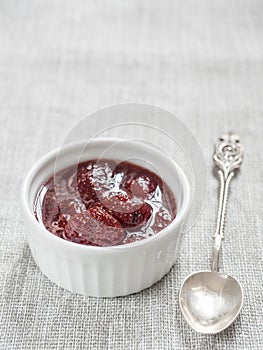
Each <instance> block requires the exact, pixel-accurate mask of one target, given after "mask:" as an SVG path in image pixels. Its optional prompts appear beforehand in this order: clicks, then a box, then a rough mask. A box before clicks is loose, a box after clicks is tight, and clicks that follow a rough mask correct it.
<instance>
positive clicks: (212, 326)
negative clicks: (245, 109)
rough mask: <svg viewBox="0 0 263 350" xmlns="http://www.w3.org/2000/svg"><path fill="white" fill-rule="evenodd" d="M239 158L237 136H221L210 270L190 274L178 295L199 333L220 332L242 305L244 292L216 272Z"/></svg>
mask: <svg viewBox="0 0 263 350" xmlns="http://www.w3.org/2000/svg"><path fill="white" fill-rule="evenodd" d="M242 160H243V147H242V146H241V144H240V143H239V136H238V135H235V134H232V133H229V134H224V135H222V136H221V137H220V140H219V142H217V143H216V146H215V154H214V162H215V164H216V165H217V167H218V168H219V170H218V174H219V177H220V198H219V210H218V218H217V227H216V232H215V235H214V239H215V243H214V251H213V263H212V271H199V272H194V273H193V274H191V275H189V276H188V277H187V278H186V279H185V281H184V283H183V285H182V287H181V290H180V295H179V304H180V308H181V311H182V313H183V315H184V317H185V319H186V321H187V322H188V323H189V325H190V326H191V327H192V328H193V329H194V330H195V331H196V332H199V333H205V334H216V333H219V332H221V331H223V330H224V329H226V328H227V327H228V326H230V325H231V323H232V322H233V321H234V320H235V319H236V317H237V316H238V314H239V312H240V310H241V308H242V304H243V291H242V287H241V285H240V284H239V282H238V281H237V280H236V279H235V278H233V277H231V276H229V275H227V274H225V273H222V272H218V265H219V253H220V249H221V243H222V240H223V239H224V223H225V213H226V204H227V197H228V189H229V183H230V181H231V179H232V178H233V176H234V175H235V171H236V170H237V169H239V167H240V165H241V163H242Z"/></svg>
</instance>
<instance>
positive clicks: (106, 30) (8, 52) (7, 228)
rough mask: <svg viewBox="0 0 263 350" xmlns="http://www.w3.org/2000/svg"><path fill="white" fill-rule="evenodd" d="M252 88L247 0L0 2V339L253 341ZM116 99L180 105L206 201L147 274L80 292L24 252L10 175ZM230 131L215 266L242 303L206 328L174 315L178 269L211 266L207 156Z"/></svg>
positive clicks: (116, 345) (256, 202) (256, 67)
mask: <svg viewBox="0 0 263 350" xmlns="http://www.w3.org/2000/svg"><path fill="white" fill-rule="evenodd" d="M262 96H263V3H262V1H260V0H254V1H251V0H248V1H245V0H241V1H233V0H231V1H228V0H222V1H215V0H201V1H194V0H186V1H173V0H167V1H156V0H153V1H146V0H143V1H141V0H133V1H123V0H115V1H89V0H88V1H87V0H80V1H79V0H75V1H73V0H72V1H71V0H63V1H62V0H56V1H53V0H28V1H19V0H0V120H1V129H0V146H1V168H0V193H1V206H0V235H1V240H0V263H1V264H0V281H1V283H0V321H1V324H0V349H15V350H21V349H23V350H28V349H34V350H35V349H36V350H38V349H45V350H48V349H92V350H95V349H103V350H104V349H115V350H118V349H154V350H161V349H202V350H203V349H232V350H234V349H253V350H254V349H261V348H262V346H263V328H262V324H263V320H262V248H263V247H262V227H263V210H262V207H263V205H262V197H263V187H262V179H263V168H262V163H263V152H262V149H263V142H262V132H263V128H262V118H263V102H262ZM127 101H139V102H146V103H149V104H153V105H158V106H160V107H163V108H165V109H167V110H169V111H171V112H174V113H178V114H179V115H182V119H183V120H184V121H185V122H186V123H187V124H188V125H189V127H190V128H191V130H192V132H193V133H194V134H195V136H196V137H197V139H198V140H199V142H200V145H201V147H202V150H203V152H204V155H205V159H206V161H207V167H208V175H209V176H208V194H207V199H206V205H205V208H204V210H203V212H202V215H201V217H200V218H199V220H198V222H197V223H196V225H195V226H194V227H193V228H192V229H191V230H190V231H189V232H187V233H186V234H185V235H184V237H183V241H182V246H181V250H180V256H179V259H178V261H177V263H176V264H175V266H174V267H173V268H172V270H171V271H170V272H169V273H168V274H167V275H166V276H165V277H164V278H163V279H162V280H161V281H160V282H158V283H157V284H155V285H154V286H152V287H151V288H149V289H147V290H144V291H142V292H140V293H137V294H134V295H130V296H126V297H119V298H110V299H107V298H102V299H97V298H91V297H83V296H80V295H75V294H73V293H70V292H67V291H65V290H63V289H61V288H59V287H57V286H56V285H54V284H53V283H52V282H50V281H49V280H48V279H47V278H46V277H44V276H43V274H42V273H41V272H40V271H39V269H38V268H37V266H36V264H35V262H34V261H33V258H32V256H31V253H30V251H29V247H28V244H27V242H26V239H25V228H24V225H23V221H22V218H21V209H20V204H19V191H20V185H21V181H22V178H23V176H24V175H25V174H26V171H27V170H29V168H30V167H31V166H32V165H33V164H34V162H35V161H36V160H37V159H38V158H39V157H40V156H41V155H43V154H44V153H45V152H47V151H49V150H51V149H52V148H54V147H56V146H59V145H60V144H61V142H62V141H63V139H64V137H65V135H66V134H67V132H68V131H69V130H70V129H71V127H72V126H73V125H74V124H75V123H77V122H78V121H79V120H80V119H81V118H82V117H84V116H86V115H88V114H89V113H90V112H92V111H94V110H96V109H97V108H100V107H103V106H105V105H109V104H114V103H119V102H127ZM94 122H95V123H96V122H99V121H97V120H94ZM230 129H232V130H235V131H236V132H238V133H239V134H240V135H241V138H242V143H243V144H244V146H245V160H244V164H243V165H242V171H241V174H240V176H239V178H238V179H237V180H236V181H233V184H232V191H231V194H230V201H229V207H228V213H227V222H226V240H225V242H224V245H223V252H222V261H221V266H224V270H225V271H227V272H228V273H229V274H231V275H233V276H235V277H236V278H237V279H238V280H239V281H240V282H241V284H242V285H243V287H244V293H245V300H244V307H243V309H242V312H241V315H240V317H239V318H238V319H237V320H236V321H235V323H234V324H233V325H232V326H231V327H230V328H229V329H227V330H225V331H224V332H223V333H221V334H218V335H214V336H209V335H201V334H197V333H195V332H194V331H192V330H191V329H190V328H189V327H188V325H187V324H186V323H185V321H184V320H183V318H182V315H181V313H180V310H179V305H178V293H179V287H180V285H181V283H182V281H183V279H184V278H185V277H186V275H187V274H188V273H190V272H192V271H195V270H198V269H209V267H210V262H211V256H210V254H211V249H212V244H213V240H212V235H213V232H214V228H215V220H216V211H217V201H218V199H217V189H218V181H217V179H216V178H215V177H213V176H212V160H211V155H212V152H213V144H214V141H215V140H216V139H217V138H218V136H219V134H220V133H221V132H222V131H225V130H230Z"/></svg>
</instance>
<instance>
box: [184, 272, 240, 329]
mask: <svg viewBox="0 0 263 350" xmlns="http://www.w3.org/2000/svg"><path fill="white" fill-rule="evenodd" d="M179 304H180V308H181V310H182V313H183V315H184V317H185V319H186V321H187V322H188V323H189V325H190V326H191V327H192V328H193V329H194V330H195V331H196V332H199V333H205V334H216V333H219V332H221V331H223V330H224V329H226V328H227V327H228V326H230V325H231V323H232V322H233V321H234V320H235V319H236V317H237V316H238V314H239V312H240V310H241V308H242V304H243V291H242V287H241V285H240V284H239V282H238V281H237V280H236V279H235V278H233V277H231V276H229V275H226V274H225V273H220V272H216V271H200V272H194V273H193V274H191V275H189V276H188V277H187V278H186V279H185V281H184V283H183V285H182V288H181V291H180V295H179Z"/></svg>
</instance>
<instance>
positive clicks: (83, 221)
mask: <svg viewBox="0 0 263 350" xmlns="http://www.w3.org/2000/svg"><path fill="white" fill-rule="evenodd" d="M34 211H35V216H36V218H37V220H38V221H40V222H41V223H42V224H43V225H44V226H45V227H46V229H47V230H48V231H50V232H51V233H53V234H54V235H56V236H58V237H60V238H63V239H65V240H68V241H71V242H75V243H79V244H85V245H92V246H101V247H103V246H114V245H120V244H125V243H131V242H134V241H139V240H141V239H144V238H147V237H150V236H152V235H154V234H156V233H158V232H159V231H161V230H162V229H163V228H165V227H166V226H167V225H169V224H170V223H171V222H172V220H173V219H174V218H175V216H176V212H177V206H176V200H175V197H174V195H173V193H172V191H171V189H170V188H169V187H168V185H167V184H166V183H164V181H163V180H162V179H161V178H160V177H159V176H158V175H156V174H155V173H153V172H151V171H150V170H148V169H146V168H143V167H141V166H138V165H135V164H133V163H130V162H121V163H120V162H119V161H116V160H111V159H103V160H97V159H94V160H89V161H85V162H83V163H79V164H78V165H74V166H71V167H69V168H67V169H64V170H62V171H60V172H58V173H57V174H55V175H54V176H52V177H51V178H50V179H49V180H48V181H47V182H46V183H45V184H44V185H43V186H42V187H41V188H40V190H39V192H38V194H37V197H36V200H35V205H34Z"/></svg>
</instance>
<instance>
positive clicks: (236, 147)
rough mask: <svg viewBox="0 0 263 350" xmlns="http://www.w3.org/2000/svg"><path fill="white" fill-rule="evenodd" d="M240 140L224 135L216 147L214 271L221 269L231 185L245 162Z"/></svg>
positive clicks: (230, 134)
mask: <svg viewBox="0 0 263 350" xmlns="http://www.w3.org/2000/svg"><path fill="white" fill-rule="evenodd" d="M239 140H240V138H239V136H238V135H236V134H232V133H229V134H223V135H222V136H221V137H220V139H219V141H218V142H217V143H216V145H215V154H214V162H215V164H216V165H217V167H218V168H219V170H218V174H219V178H220V196H219V208H218V216H217V225H216V232H215V234H214V239H215V244H214V251H213V263H212V271H218V268H219V254H220V250H221V244H222V240H223V239H224V225H225V216H226V205H227V198H228V190H229V184H230V181H231V179H232V178H233V176H234V175H235V171H236V170H237V169H239V168H240V165H241V163H242V160H243V147H242V145H241V144H240V143H239Z"/></svg>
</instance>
